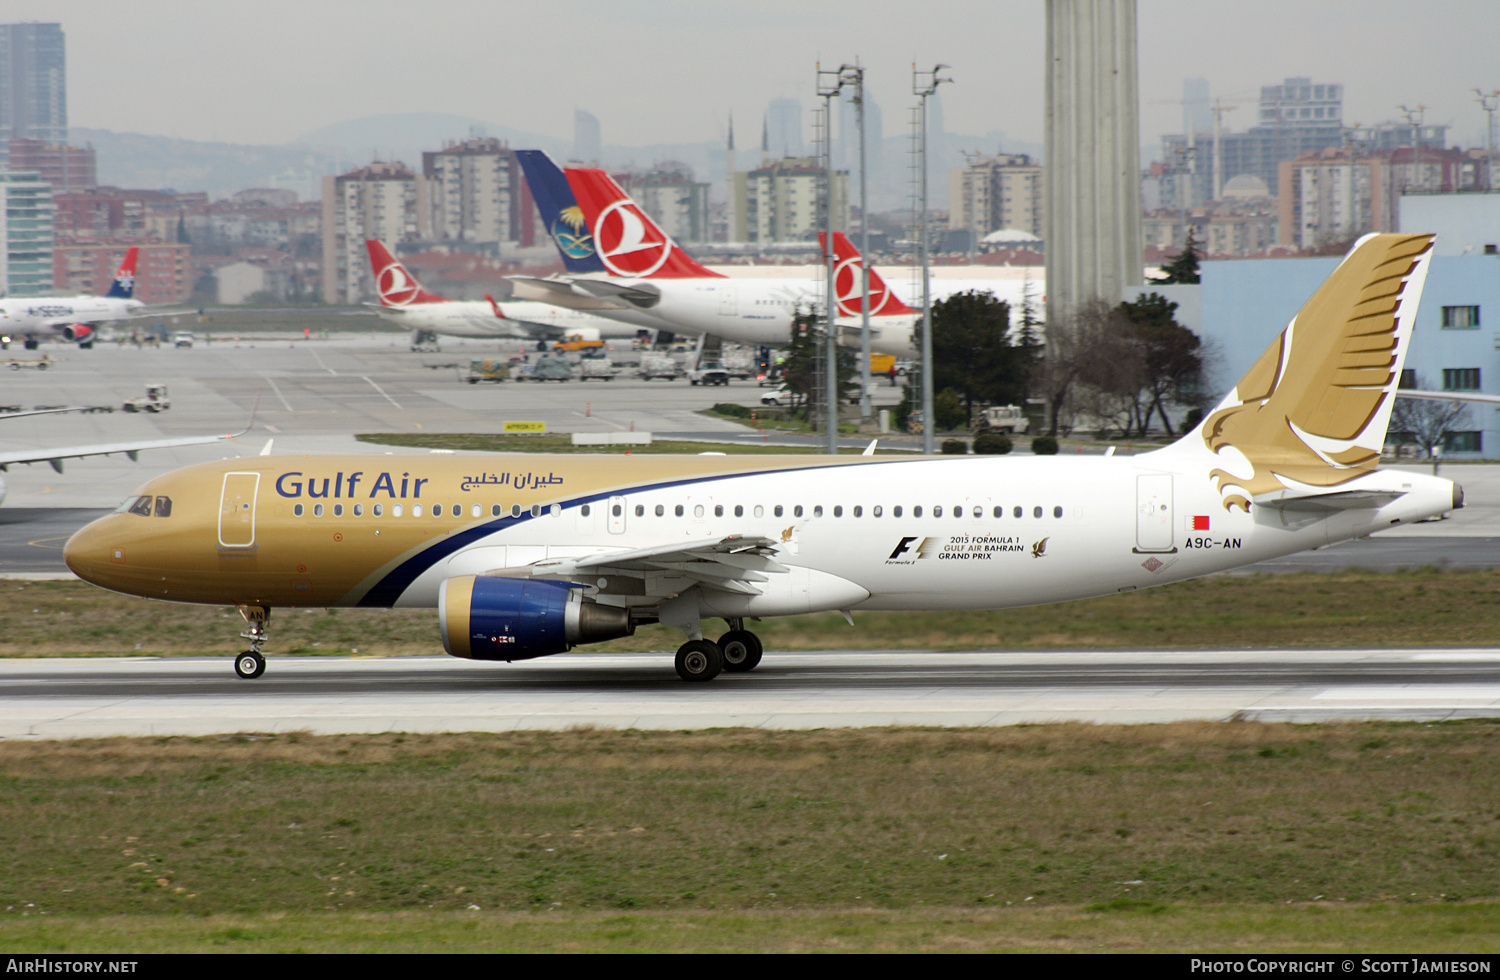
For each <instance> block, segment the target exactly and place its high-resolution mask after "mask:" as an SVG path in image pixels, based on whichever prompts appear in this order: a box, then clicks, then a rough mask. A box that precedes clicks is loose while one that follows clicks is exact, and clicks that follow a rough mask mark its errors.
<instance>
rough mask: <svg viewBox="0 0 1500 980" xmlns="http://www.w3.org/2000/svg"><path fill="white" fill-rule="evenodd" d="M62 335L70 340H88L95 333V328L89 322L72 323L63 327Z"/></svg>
mask: <svg viewBox="0 0 1500 980" xmlns="http://www.w3.org/2000/svg"><path fill="white" fill-rule="evenodd" d="M62 335H63V336H64V337H65V338H67V339H68V340H88V339H89V338H90V337H92V336H93V335H94V328H93V327H91V326H89V325H88V324H87V323H70V324H68V325H67V326H66V327H63V328H62Z"/></svg>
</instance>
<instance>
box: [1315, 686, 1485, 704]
mask: <svg viewBox="0 0 1500 980" xmlns="http://www.w3.org/2000/svg"><path fill="white" fill-rule="evenodd" d="M1313 700H1314V701H1398V700H1399V701H1496V700H1500V684H1403V685H1400V686H1390V685H1379V686H1377V685H1374V684H1369V685H1358V686H1350V687H1330V688H1328V689H1327V690H1324V691H1319V692H1318V693H1317V694H1314V695H1313Z"/></svg>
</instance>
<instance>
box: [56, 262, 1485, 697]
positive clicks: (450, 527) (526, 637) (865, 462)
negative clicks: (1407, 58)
mask: <svg viewBox="0 0 1500 980" xmlns="http://www.w3.org/2000/svg"><path fill="white" fill-rule="evenodd" d="M1431 249H1432V238H1431V236H1429V235H1407V234H1381V235H1369V236H1366V237H1364V238H1362V239H1360V241H1359V242H1358V243H1357V244H1356V245H1355V246H1354V248H1353V249H1352V250H1351V251H1350V253H1349V254H1348V255H1347V256H1346V257H1345V259H1344V261H1343V262H1342V263H1341V264H1340V265H1339V267H1338V268H1337V269H1336V270H1335V271H1334V272H1333V274H1332V275H1331V276H1330V277H1329V278H1328V280H1327V281H1326V282H1324V283H1323V285H1322V286H1321V287H1320V288H1319V289H1318V291H1317V292H1316V293H1315V294H1314V295H1313V297H1312V298H1311V299H1310V300H1309V301H1308V302H1307V305H1306V306H1304V307H1303V308H1302V310H1301V312H1299V313H1298V314H1297V316H1296V317H1295V318H1294V319H1293V320H1292V322H1291V323H1290V324H1289V325H1288V326H1287V328H1286V330H1285V331H1284V332H1283V333H1282V334H1281V336H1280V337H1279V338H1278V339H1277V340H1276V341H1275V342H1274V343H1272V344H1271V346H1270V347H1269V348H1268V349H1267V350H1266V352H1265V353H1264V354H1263V355H1262V356H1261V357H1260V358H1259V360H1257V361H1256V362H1255V364H1254V365H1253V366H1252V367H1251V368H1250V370H1249V372H1248V373H1247V374H1246V375H1245V377H1244V378H1242V379H1241V380H1240V382H1239V384H1238V385H1236V386H1235V388H1234V390H1232V391H1231V392H1230V393H1229V394H1228V395H1227V396H1226V397H1225V398H1224V400H1223V401H1222V402H1220V403H1219V405H1218V407H1217V408H1216V409H1215V410H1214V411H1212V412H1211V413H1209V414H1208V416H1207V418H1205V419H1204V421H1203V423H1202V424H1201V425H1199V426H1198V427H1197V428H1196V429H1194V430H1193V431H1192V432H1191V433H1189V434H1188V435H1186V436H1184V437H1183V438H1182V439H1180V440H1178V441H1177V442H1176V443H1174V444H1172V445H1170V446H1167V447H1165V448H1163V449H1159V450H1156V451H1154V452H1150V453H1145V454H1143V455H1139V456H1129V457H1101V456H1093V457H1087V456H1051V457H1031V458H1013V457H1006V456H999V457H976V456H969V457H947V458H915V459H912V458H906V459H903V458H889V457H879V458H877V457H873V456H851V457H823V458H818V457H792V456H789V457H766V456H759V457H753V458H752V457H734V456H599V457H592V458H591V457H583V456H543V455H529V454H473V455H444V456H432V457H405V458H401V457H392V456H306V457H276V456H269V457H253V458H250V459H240V460H229V461H224V462H215V463H205V464H201V465H198V466H192V467H188V468H186V469H183V470H178V471H176V472H174V473H170V474H167V475H165V476H162V477H158V478H156V479H153V480H150V481H149V482H147V483H146V484H145V485H144V486H142V487H140V488H139V490H138V491H137V492H136V493H135V494H134V495H133V496H131V497H130V498H129V499H127V500H126V501H125V502H124V503H122V504H121V505H120V508H119V510H118V511H116V512H115V513H114V514H112V515H110V516H107V517H104V518H101V519H100V520H97V521H95V522H94V523H92V524H90V525H88V526H87V527H85V528H83V529H82V530H80V531H79V532H78V533H77V534H76V535H74V536H73V538H72V539H71V540H70V541H69V542H68V544H67V547H66V550H65V552H64V554H65V557H66V559H67V562H68V565H69V567H71V568H72V569H73V570H74V571H75V572H77V573H78V575H79V576H80V577H82V578H84V579H87V580H88V581H90V582H93V583H95V584H98V585H101V586H103V587H105V588H109V589H114V590H116V591H119V592H124V593H128V594H132V595H138V596H144V597H147V598H153V599H166V600H174V601H179V602H198V603H209V604H214V605H232V606H237V607H238V608H239V610H240V612H241V613H242V614H243V615H244V617H245V619H246V620H247V621H248V622H249V628H248V631H247V633H246V634H245V636H246V637H247V638H248V639H249V640H250V649H249V650H247V651H245V652H244V653H242V654H240V655H239V656H238V657H237V658H236V660H235V666H236V670H237V671H238V672H239V674H240V675H241V676H243V677H255V676H258V675H259V674H260V673H261V672H262V671H263V670H264V668H265V660H264V658H263V656H262V646H263V644H264V643H265V640H266V635H267V634H266V630H267V625H268V622H269V619H270V616H271V611H272V610H273V609H274V608H276V607H278V606H283V607H297V606H377V607H389V606H403V607H406V606H430V607H436V609H437V613H438V624H439V630H440V633H441V636H442V640H443V646H444V648H445V649H446V650H447V651H448V652H449V653H450V654H452V655H454V656H457V657H468V658H473V659H479V660H507V661H510V660H524V659H527V658H531V657H540V656H545V655H547V654H554V653H562V652H564V651H566V650H569V649H571V648H572V647H574V646H575V645H579V644H584V643H593V642H597V641H601V640H609V639H612V638H615V637H620V636H625V635H628V634H630V633H631V632H632V631H634V630H635V628H636V627H637V626H638V625H640V624H642V623H661V624H663V625H666V626H669V627H674V628H676V629H680V630H681V631H682V632H683V633H684V634H685V636H686V642H685V643H683V645H682V647H681V649H679V650H678V651H677V659H676V666H677V672H678V673H679V674H680V675H681V676H682V677H683V678H684V679H687V680H695V681H706V680H709V679H710V678H712V677H714V676H716V675H717V674H718V673H719V672H720V671H721V670H726V669H727V670H731V671H746V670H750V669H752V668H754V667H755V666H756V664H757V663H758V662H759V661H760V658H761V653H762V649H761V643H760V641H759V640H758V639H757V638H756V636H755V634H754V633H753V632H751V631H750V630H748V629H747V628H746V623H747V622H748V621H751V620H753V619H756V618H759V617H765V616H788V615H792V614H796V613H809V612H818V611H834V610H838V611H843V612H845V613H848V614H852V613H854V612H857V611H859V610H864V609H913V610H945V609H993V608H999V607H1006V606H1024V605H1033V604H1038V603H1049V602H1060V601H1063V600H1066V599H1081V598H1084V597H1087V596H1099V595H1107V594H1110V593H1115V592H1130V591H1133V590H1135V589H1140V588H1145V587H1147V586H1152V585H1160V584H1163V583H1166V582H1176V581H1180V580H1182V579H1188V578H1193V577H1194V576H1198V575H1205V574H1208V573H1210V572H1219V571H1223V570H1225V569H1230V568H1234V567H1237V566H1241V565H1248V564H1252V563H1254V562H1260V561H1265V560H1266V559H1269V558H1275V557H1278V556H1281V555H1287V554H1291V553H1293V552H1297V551H1302V550H1305V549H1308V548H1315V547H1320V546H1323V545H1328V544H1332V543H1334V542H1338V541H1343V540H1347V539H1350V538H1356V537H1360V536H1362V535H1365V534H1369V533H1370V532H1372V531H1379V530H1382V529H1384V528H1388V527H1393V526H1395V525H1399V524H1407V523H1410V522H1412V521H1419V520H1423V519H1426V518H1430V517H1434V516H1436V515H1440V514H1443V513H1444V512H1446V511H1449V510H1452V509H1454V508H1456V507H1459V506H1462V502H1463V495H1462V492H1461V491H1460V489H1459V488H1458V487H1457V486H1456V485H1455V484H1454V483H1452V482H1451V481H1449V480H1445V479H1440V478H1437V477H1434V476H1427V475H1425V474H1418V473H1409V472H1401V471H1392V470H1381V469H1378V468H1377V465H1376V464H1377V463H1378V461H1379V458H1380V451H1381V447H1382V445H1383V443H1384V440H1385V432H1386V426H1387V423H1388V421H1389V419H1390V415H1391V406H1392V402H1393V400H1394V398H1395V393H1396V385H1397V379H1398V378H1399V377H1400V373H1401V364H1402V361H1403V360H1404V358H1405V356H1406V352H1407V348H1408V346H1409V344H1410V341H1411V336H1412V326H1413V322H1414V319H1415V316H1416V312H1417V305H1418V302H1419V300H1420V297H1421V292H1422V284H1423V281H1424V279H1425V277H1426V274H1427V267H1428V264H1429V261H1430V256H1431ZM163 500H166V501H167V502H168V506H167V507H165V508H163V506H162V501H163ZM713 619H722V620H724V621H725V623H726V624H727V627H728V630H727V632H725V633H723V634H722V635H721V636H719V637H718V638H717V639H710V638H708V636H707V635H706V626H705V621H706V620H713Z"/></svg>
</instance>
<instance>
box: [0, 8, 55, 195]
mask: <svg viewBox="0 0 1500 980" xmlns="http://www.w3.org/2000/svg"><path fill="white" fill-rule="evenodd" d="M66 42H67V39H66V36H65V35H64V34H63V29H62V25H61V24H0V155H7V154H8V153H9V151H10V141H11V140H13V139H34V140H42V141H43V142H45V143H55V144H60V143H66V142H67V141H68V62H67V43H66ZM0 166H8V163H6V161H5V160H0Z"/></svg>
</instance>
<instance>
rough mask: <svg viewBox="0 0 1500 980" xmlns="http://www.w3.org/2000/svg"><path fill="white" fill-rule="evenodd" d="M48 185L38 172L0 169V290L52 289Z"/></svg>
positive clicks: (37, 292) (13, 292)
mask: <svg viewBox="0 0 1500 980" xmlns="http://www.w3.org/2000/svg"><path fill="white" fill-rule="evenodd" d="M54 213H55V210H54V207H53V204H52V185H51V184H49V183H47V182H46V181H45V180H43V179H42V178H41V175H40V174H35V173H21V172H17V171H3V170H0V292H3V294H4V295H6V296H45V295H46V294H48V293H50V292H52V242H53V239H52V220H53V215H54Z"/></svg>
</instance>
